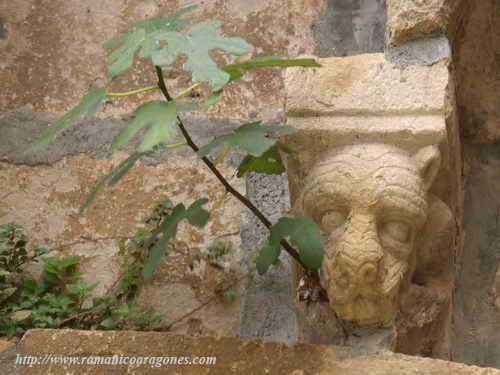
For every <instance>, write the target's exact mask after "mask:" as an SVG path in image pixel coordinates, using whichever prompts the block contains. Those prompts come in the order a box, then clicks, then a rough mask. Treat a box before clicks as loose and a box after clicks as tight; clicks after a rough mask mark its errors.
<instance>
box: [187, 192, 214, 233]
mask: <svg viewBox="0 0 500 375" xmlns="http://www.w3.org/2000/svg"><path fill="white" fill-rule="evenodd" d="M207 203H208V199H198V200H197V201H196V202H194V203H193V204H192V205H191V206H189V208H188V209H187V211H186V214H185V216H186V219H188V221H189V223H190V224H191V225H194V226H196V227H198V228H203V227H204V226H205V225H206V224H207V222H208V218H209V216H210V214H209V213H208V211H207V210H205V209H204V208H202V207H201V206H203V205H205V204H207Z"/></svg>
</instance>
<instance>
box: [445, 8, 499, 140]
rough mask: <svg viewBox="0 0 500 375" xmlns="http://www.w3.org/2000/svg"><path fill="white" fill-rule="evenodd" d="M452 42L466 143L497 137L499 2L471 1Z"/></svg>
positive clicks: (495, 138) (496, 138)
mask: <svg viewBox="0 0 500 375" xmlns="http://www.w3.org/2000/svg"><path fill="white" fill-rule="evenodd" d="M471 3H472V4H471V8H472V9H470V11H469V13H468V14H467V16H468V17H467V18H466V19H465V20H464V22H463V23H462V24H461V28H460V32H459V33H458V34H457V37H456V39H455V42H454V50H455V65H456V77H457V78H456V81H457V101H458V105H459V109H460V122H461V125H460V128H461V134H462V136H463V137H464V141H465V142H467V143H477V144H481V143H491V144H493V143H496V142H498V141H499V140H500V105H499V103H500V99H499V96H498V93H499V92H500V64H499V61H500V26H499V25H500V3H499V2H498V1H496V0H484V1H477V2H471Z"/></svg>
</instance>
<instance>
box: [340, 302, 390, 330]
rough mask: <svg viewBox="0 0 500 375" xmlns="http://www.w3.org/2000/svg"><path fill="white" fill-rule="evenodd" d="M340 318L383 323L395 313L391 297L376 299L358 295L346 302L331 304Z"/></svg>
mask: <svg viewBox="0 0 500 375" xmlns="http://www.w3.org/2000/svg"><path fill="white" fill-rule="evenodd" d="M331 307H332V308H333V309H334V310H335V312H336V313H337V315H338V316H339V318H341V319H342V320H348V321H355V322H358V323H360V324H375V323H384V322H388V321H390V320H392V319H393V318H394V316H395V314H396V308H395V307H396V305H395V302H394V299H393V298H387V297H379V298H377V299H374V298H367V297H361V296H358V297H357V298H355V299H354V300H353V301H352V302H349V303H346V304H338V303H335V304H334V305H333V306H331Z"/></svg>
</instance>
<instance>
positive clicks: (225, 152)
mask: <svg viewBox="0 0 500 375" xmlns="http://www.w3.org/2000/svg"><path fill="white" fill-rule="evenodd" d="M229 152H231V148H229V147H226V149H225V150H224V152H223V153H222V154H221V155H219V157H218V158H217V159H215V160H214V164H215V165H217V164H219V163H220V162H222V161H224V159H225V158H226V157H227V156H228V155H229Z"/></svg>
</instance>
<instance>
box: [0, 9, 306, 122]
mask: <svg viewBox="0 0 500 375" xmlns="http://www.w3.org/2000/svg"><path fill="white" fill-rule="evenodd" d="M246 3H247V2H246V1H237V2H232V3H231V6H225V5H221V3H220V1H204V2H203V3H199V5H200V8H199V9H197V10H196V11H195V12H194V13H193V14H194V15H195V16H196V17H199V18H198V19H199V20H203V19H207V18H208V19H221V20H223V21H224V22H225V25H224V32H225V33H226V35H228V36H235V35H238V36H242V37H245V38H246V39H248V41H249V42H250V43H252V44H253V45H254V46H255V55H256V56H257V55H258V56H284V55H287V46H288V43H289V42H288V35H287V32H288V29H287V27H285V25H287V23H288V16H289V15H288V6H287V4H285V6H283V1H278V0H273V1H265V2H264V1H257V2H255V5H250V6H249V5H247V4H246ZM188 5H192V3H191V2H186V1H181V0H179V1H175V2H174V3H172V1H167V0H161V1H146V2H144V1H142V0H134V1H123V0H119V1H112V0H106V1H98V0H91V1H88V2H86V3H85V4H83V3H75V4H74V5H72V6H67V2H64V1H59V0H58V1H52V2H50V4H45V3H43V4H42V3H39V2H37V1H33V0H21V1H17V2H2V4H1V5H0V14H1V15H2V19H1V22H0V24H1V25H2V28H1V29H0V30H8V33H7V32H5V31H0V33H1V37H0V57H1V58H0V60H1V61H2V62H1V63H0V67H1V69H0V81H2V85H3V86H2V87H3V89H2V92H1V93H0V110H3V111H6V110H14V109H17V108H20V107H23V106H28V107H30V108H31V109H34V110H36V111H51V112H57V111H61V112H62V111H66V110H68V109H70V108H71V107H73V106H74V105H75V104H76V103H78V102H79V100H80V98H81V97H82V95H83V94H85V93H86V92H87V91H88V90H89V88H93V87H99V86H101V85H102V84H103V83H104V82H107V81H108V80H109V78H110V75H109V72H108V71H107V67H106V54H107V52H108V51H106V49H105V48H104V47H103V45H102V44H103V43H104V42H105V41H107V40H109V39H111V38H112V37H114V36H116V35H118V34H120V33H124V32H125V31H126V29H127V27H128V25H130V24H132V23H134V22H137V21H138V20H140V19H143V18H145V17H152V16H157V15H172V14H173V13H175V12H176V10H178V9H180V8H182V7H184V6H188ZM300 32H301V31H300V30H297V35H300ZM217 56H218V57H217V60H218V62H219V63H221V64H224V63H232V62H234V61H235V60H234V58H233V57H225V56H223V55H222V54H217ZM246 57H248V56H246ZM246 57H242V58H246ZM134 67H135V68H137V69H136V70H134V71H130V72H127V73H125V74H124V75H123V77H120V79H119V80H118V81H116V82H114V83H113V85H112V86H111V88H110V91H114V92H123V91H128V90H130V89H131V88H139V87H144V86H150V85H153V84H155V82H156V77H155V74H154V69H152V67H151V64H150V63H148V64H140V63H136V64H135V65H134ZM167 77H168V82H167V83H168V86H169V87H170V88H171V91H172V93H173V94H175V93H176V92H178V91H180V90H181V89H185V88H187V87H189V86H190V79H191V77H190V74H188V73H181V70H180V69H179V67H176V68H174V69H173V70H172V71H171V72H170V73H169V74H167ZM248 77H249V78H248V79H245V80H244V81H243V82H241V83H240V84H238V85H234V84H233V85H231V86H230V87H228V88H227V90H225V93H224V99H223V101H222V102H221V103H219V104H217V105H216V106H214V107H213V108H211V109H210V111H209V115H211V116H216V117H232V118H247V117H248V116H249V115H250V114H252V113H255V112H258V113H260V112H261V111H262V107H264V106H265V107H267V109H269V108H280V107H281V106H282V104H283V95H276V93H279V92H281V91H282V88H283V85H282V78H281V76H280V74H279V73H278V74H276V72H275V71H272V70H261V71H260V72H258V73H257V74H253V73H251V74H249V76H248ZM201 93H207V89H206V88H203V89H202V90H201ZM160 98H162V96H161V94H160V93H159V92H158V93H149V94H144V95H139V96H136V97H127V98H126V100H120V99H118V100H116V98H112V99H110V100H109V101H107V104H106V105H105V108H104V110H103V116H110V115H117V114H123V113H127V112H130V111H132V110H133V109H135V107H136V106H137V104H138V103H140V102H142V101H143V100H145V99H149V100H151V99H160Z"/></svg>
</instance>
